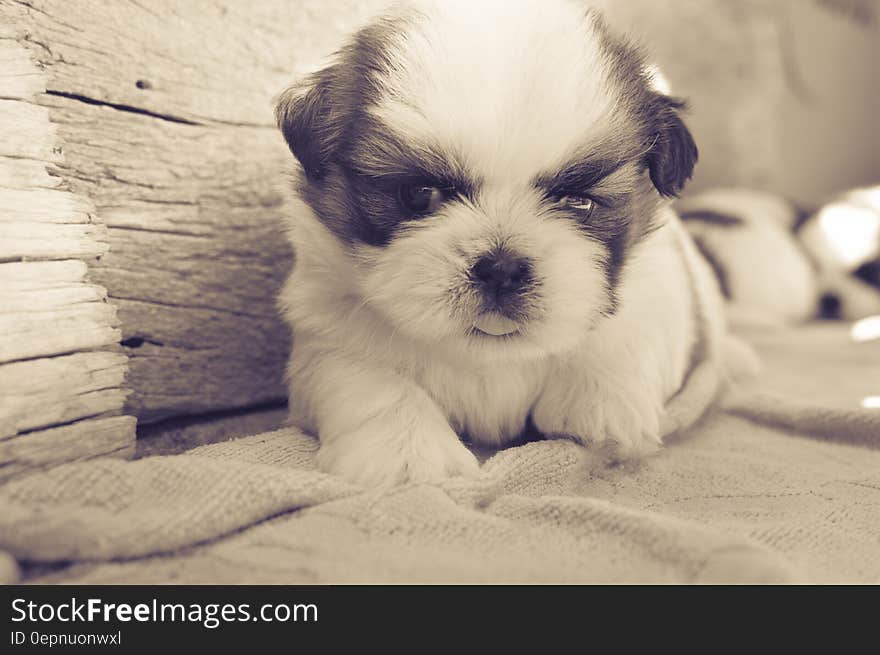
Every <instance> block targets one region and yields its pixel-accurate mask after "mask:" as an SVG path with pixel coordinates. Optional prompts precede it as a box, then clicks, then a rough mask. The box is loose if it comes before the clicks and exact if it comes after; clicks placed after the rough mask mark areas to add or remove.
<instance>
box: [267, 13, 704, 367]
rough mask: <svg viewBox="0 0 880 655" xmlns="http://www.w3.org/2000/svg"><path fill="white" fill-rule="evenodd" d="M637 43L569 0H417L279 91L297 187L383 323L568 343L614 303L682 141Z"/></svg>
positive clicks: (674, 109)
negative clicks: (419, 0) (349, 263)
mask: <svg viewBox="0 0 880 655" xmlns="http://www.w3.org/2000/svg"><path fill="white" fill-rule="evenodd" d="M680 108H681V103H679V102H677V101H676V100H673V99H671V98H669V97H667V96H665V95H663V94H661V93H659V92H657V91H656V90H655V89H654V87H653V85H652V80H651V73H650V71H649V69H648V68H647V67H646V65H645V62H644V61H643V58H642V57H641V55H640V54H639V52H638V51H637V50H636V49H635V48H633V47H632V46H630V45H629V44H627V43H626V42H624V41H621V40H619V39H616V38H615V37H613V36H611V35H610V34H609V33H608V31H607V30H606V28H605V26H604V24H603V23H602V21H601V19H600V18H599V17H598V16H597V15H596V14H595V13H593V12H590V11H587V10H584V9H583V8H582V7H581V6H580V5H579V4H577V3H575V2H568V1H566V0H554V1H553V2H546V1H545V0H540V1H539V0H517V1H515V2H510V1H505V2H491V1H488V2H477V3H474V2H470V1H468V2H464V1H463V0H461V1H460V0H451V1H450V0H443V1H442V2H439V1H438V2H422V3H418V4H416V5H414V6H410V7H408V8H403V9H398V10H397V11H396V12H394V13H392V14H389V15H387V16H385V17H383V18H381V19H379V20H377V21H376V22H374V23H373V24H371V25H369V26H368V27H366V28H364V29H363V30H361V31H360V32H359V33H357V34H356V35H355V36H354V38H353V40H352V41H351V42H350V43H349V44H348V45H347V46H346V47H345V48H343V49H342V50H341V51H340V52H339V53H337V55H336V58H335V60H334V62H333V63H332V64H331V65H330V66H328V67H327V68H325V69H323V70H321V71H319V72H318V73H316V74H314V75H312V76H311V77H310V78H308V79H307V80H306V81H305V82H304V83H303V84H300V85H298V86H295V87H293V88H291V89H289V90H288V91H286V92H285V93H284V94H283V95H282V97H281V99H280V102H279V104H278V107H277V117H278V122H279V126H280V128H281V130H282V132H283V134H284V136H285V138H286V140H287V142H288V144H289V146H290V149H291V151H292V152H293V154H294V155H295V156H296V157H297V159H298V160H299V161H300V163H301V164H302V175H301V179H300V183H299V191H300V193H301V194H302V196H303V198H304V199H305V200H306V202H308V203H309V204H310V205H311V207H312V208H313V210H314V211H315V213H316V215H317V216H318V218H319V219H320V220H321V221H322V222H323V223H324V224H325V225H326V226H327V228H329V230H330V231H331V232H332V233H333V234H334V235H335V236H336V238H337V239H338V240H339V241H340V242H341V243H342V244H343V245H344V246H345V250H346V252H348V253H349V255H350V257H351V258H352V261H353V262H355V264H356V267H357V270H358V276H357V277H358V279H357V280H352V284H353V285H354V287H355V288H356V292H357V293H358V294H360V296H361V298H362V299H363V300H364V301H365V302H366V303H368V304H369V305H370V306H372V307H373V308H374V309H375V310H376V311H378V312H379V313H380V314H382V315H383V316H384V317H385V318H386V319H387V320H388V321H389V322H390V323H391V324H392V325H393V327H394V329H395V330H397V331H399V332H401V333H404V334H407V335H409V336H410V337H411V338H414V339H417V340H420V341H423V342H431V343H436V344H440V343H442V344H446V345H448V346H450V347H452V348H455V349H459V350H461V349H464V350H465V351H466V352H473V353H480V352H489V353H492V354H493V355H496V356H497V355H499V354H504V353H510V354H520V355H522V354H526V353H546V352H551V351H558V350H561V349H564V348H566V347H568V346H570V345H572V344H573V343H575V342H576V341H577V340H578V339H579V338H581V337H582V336H583V335H584V334H585V333H586V332H587V331H588V330H589V329H590V328H591V327H593V326H594V325H595V324H596V323H597V321H600V320H601V319H602V317H603V316H607V315H609V314H611V313H613V312H615V311H616V307H617V304H618V301H619V299H618V294H617V293H616V290H617V287H618V282H619V280H620V278H621V274H622V272H623V271H624V269H625V265H626V260H627V256H628V254H629V253H630V252H631V250H632V249H633V246H634V245H635V244H637V243H638V242H639V240H640V239H642V238H643V237H644V236H645V235H646V234H647V233H648V232H649V231H650V230H651V229H652V227H654V225H652V219H653V217H654V216H655V214H656V209H657V205H658V204H659V202H660V201H661V198H662V196H673V195H676V194H677V193H678V192H679V191H680V189H681V188H682V186H683V185H684V183H685V181H686V180H687V179H688V178H689V177H690V175H691V172H692V170H693V166H694V164H695V161H696V158H697V150H696V147H695V145H694V142H693V139H692V138H691V135H690V133H689V132H688V130H687V128H686V127H685V125H684V124H683V122H682V120H681V118H680V117H679V113H678V111H679V109H680Z"/></svg>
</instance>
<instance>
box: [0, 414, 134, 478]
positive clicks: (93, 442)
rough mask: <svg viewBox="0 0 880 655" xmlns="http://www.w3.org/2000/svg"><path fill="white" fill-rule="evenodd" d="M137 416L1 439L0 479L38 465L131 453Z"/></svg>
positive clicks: (84, 423)
mask: <svg viewBox="0 0 880 655" xmlns="http://www.w3.org/2000/svg"><path fill="white" fill-rule="evenodd" d="M135 422H136V419H135V418H134V417H133V416H113V417H110V418H102V419H95V420H87V421H78V422H76V423H71V424H70V425H64V426H61V427H56V428H51V429H48V430H39V431H36V432H29V433H26V434H23V435H21V436H19V437H16V438H14V439H6V440H3V441H0V483H2V482H5V481H7V480H9V479H11V478H14V477H16V476H19V475H23V474H26V473H29V472H31V471H34V470H37V469H45V468H50V467H52V466H57V465H59V464H64V463H66V462H72V461H77V460H82V459H91V458H93V457H131V456H132V455H133V454H134V447H135V446H134V440H133V439H131V438H129V436H128V435H132V434H133V433H134V427H135Z"/></svg>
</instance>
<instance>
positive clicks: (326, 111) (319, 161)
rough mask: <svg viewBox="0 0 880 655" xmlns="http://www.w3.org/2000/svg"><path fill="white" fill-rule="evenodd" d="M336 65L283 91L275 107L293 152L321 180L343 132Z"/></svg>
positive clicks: (311, 176) (313, 175)
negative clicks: (337, 101)
mask: <svg viewBox="0 0 880 655" xmlns="http://www.w3.org/2000/svg"><path fill="white" fill-rule="evenodd" d="M336 77H337V76H336V66H329V67H327V68H325V69H323V70H321V71H319V72H317V73H314V74H312V75H310V76H309V77H307V78H306V79H305V80H304V81H303V82H301V83H300V84H296V85H294V86H292V87H290V88H289V89H287V90H286V91H284V92H283V93H282V94H281V95H280V96H279V98H278V103H277V104H276V106H275V120H276V121H277V123H278V127H279V129H280V130H281V133H282V134H283V135H284V139H285V140H286V141H287V145H288V147H289V148H290V151H291V152H292V153H293V154H294V156H295V157H296V158H297V159H298V160H299V162H300V163H301V164H302V167H303V170H304V171H305V174H306V176H307V177H308V178H309V179H312V180H317V179H320V178H321V176H322V175H323V173H324V169H325V168H326V166H327V163H328V162H329V161H330V158H331V157H332V156H333V154H334V151H335V147H336V144H337V143H338V142H339V137H340V135H341V133H342V125H343V121H342V117H341V112H340V108H339V107H338V106H334V103H333V101H332V98H333V96H334V95H335V93H334V92H335V87H336V86H337V83H336Z"/></svg>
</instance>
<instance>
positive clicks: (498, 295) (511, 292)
mask: <svg viewBox="0 0 880 655" xmlns="http://www.w3.org/2000/svg"><path fill="white" fill-rule="evenodd" d="M471 280H472V282H473V284H474V286H475V287H476V288H477V289H479V291H480V293H481V294H482V296H483V299H484V300H485V302H486V306H487V309H489V310H493V311H498V312H500V313H502V314H504V315H505V316H510V317H513V316H514V315H516V314H518V313H519V312H520V311H521V309H522V297H523V295H524V293H525V292H526V291H528V290H529V289H530V288H531V287H532V285H533V284H534V273H533V270H532V264H531V262H530V261H529V260H528V259H527V258H525V257H522V256H520V255H518V254H517V253H514V252H511V251H509V250H504V249H498V250H495V251H492V252H490V253H487V254H485V255H483V256H482V257H480V258H479V259H478V260H477V262H476V263H475V264H474V265H473V267H472V268H471Z"/></svg>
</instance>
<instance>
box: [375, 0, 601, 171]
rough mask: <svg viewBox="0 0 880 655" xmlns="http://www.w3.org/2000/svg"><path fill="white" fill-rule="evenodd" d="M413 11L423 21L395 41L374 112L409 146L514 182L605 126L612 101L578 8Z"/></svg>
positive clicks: (434, 5) (458, 5)
mask: <svg viewBox="0 0 880 655" xmlns="http://www.w3.org/2000/svg"><path fill="white" fill-rule="evenodd" d="M416 6H417V7H418V10H419V12H420V13H422V14H424V15H425V16H426V17H427V19H426V20H425V19H423V20H419V21H418V23H417V26H416V28H415V29H413V30H408V31H407V32H406V34H405V35H400V37H399V39H398V40H397V41H396V42H395V48H394V49H393V52H394V53H395V59H396V60H397V61H395V65H393V67H392V68H391V69H390V70H387V71H386V72H385V74H384V75H382V76H381V77H380V79H379V80H377V81H378V83H379V85H380V87H381V88H382V89H383V90H384V93H383V98H382V101H381V102H380V103H379V106H378V107H377V108H375V109H374V110H373V112H374V113H375V114H376V115H377V116H378V117H379V118H381V119H382V121H383V122H384V123H385V124H386V125H388V126H389V127H390V128H391V129H393V130H395V131H396V132H397V133H398V134H400V135H401V136H402V137H403V138H405V139H406V141H407V142H408V143H410V144H417V143H427V144H432V143H439V144H440V145H441V146H444V147H448V146H449V145H450V144H452V145H454V146H456V147H457V148H458V154H459V155H460V156H461V157H462V158H463V159H464V163H465V164H466V165H467V166H468V167H469V168H471V169H472V170H477V171H480V172H481V174H483V175H484V176H485V181H486V183H488V184H490V185H491V184H519V183H525V182H527V181H529V179H530V176H532V175H533V174H534V173H535V172H536V171H540V172H543V171H548V170H551V169H553V168H554V167H555V166H558V165H559V164H562V163H564V159H566V158H568V157H571V156H573V155H574V154H576V153H575V152H573V151H572V148H574V147H575V146H578V147H580V146H588V145H589V143H590V141H591V138H592V137H593V136H594V135H595V136H599V135H601V134H602V133H603V132H604V131H606V130H609V129H612V127H613V124H614V120H613V117H614V115H615V112H614V109H615V103H616V101H617V96H616V95H615V94H614V93H613V90H614V89H613V88H611V85H610V84H609V82H608V80H607V78H606V71H605V69H604V66H603V60H602V53H601V51H600V49H599V46H598V39H597V38H591V34H592V33H593V27H592V23H591V20H590V18H589V17H588V16H587V14H586V11H585V8H584V6H583V5H581V4H580V3H577V2H546V1H542V0H484V1H480V2H471V1H470V0H443V1H442V2H426V1H423V2H420V3H416ZM398 62H399V63H398ZM560 74H562V75H565V76H566V79H567V80H568V81H569V82H570V83H568V84H565V85H559V84H557V83H556V80H557V78H558V76H559V75H560Z"/></svg>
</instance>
